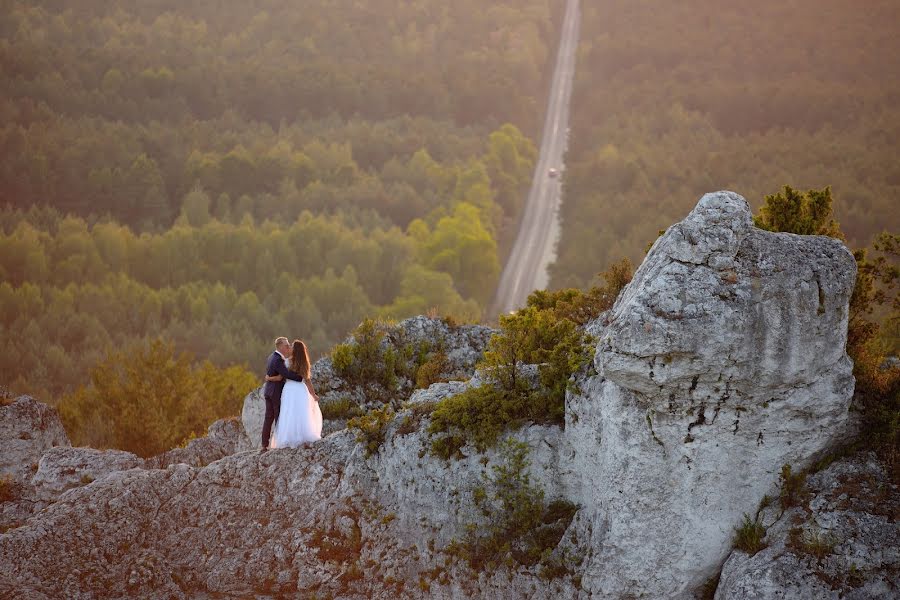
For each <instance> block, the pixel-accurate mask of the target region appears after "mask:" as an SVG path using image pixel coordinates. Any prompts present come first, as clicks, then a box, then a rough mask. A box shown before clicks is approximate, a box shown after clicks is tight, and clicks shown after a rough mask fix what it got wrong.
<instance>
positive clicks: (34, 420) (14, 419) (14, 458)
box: [0, 396, 71, 482]
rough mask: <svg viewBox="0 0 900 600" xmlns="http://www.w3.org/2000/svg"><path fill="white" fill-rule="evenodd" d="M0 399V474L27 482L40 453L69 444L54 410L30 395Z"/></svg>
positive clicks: (32, 473)
mask: <svg viewBox="0 0 900 600" xmlns="http://www.w3.org/2000/svg"><path fill="white" fill-rule="evenodd" d="M6 402H9V399H6V400H5V401H4V402H0V476H2V475H4V474H8V475H10V476H11V477H13V479H15V480H16V481H18V482H27V481H28V480H30V479H31V477H32V475H34V473H35V471H36V470H37V466H38V461H39V460H40V458H41V455H42V454H43V453H44V452H45V451H46V450H48V449H49V448H53V447H55V446H69V445H71V444H70V443H69V436H67V435H66V431H65V429H63V426H62V422H61V421H60V420H59V413H58V412H56V409H55V408H53V407H51V406H47V405H46V404H44V403H42V402H38V401H37V400H35V399H34V398H32V397H31V396H19V397H18V398H16V399H15V400H13V401H12V402H9V404H6Z"/></svg>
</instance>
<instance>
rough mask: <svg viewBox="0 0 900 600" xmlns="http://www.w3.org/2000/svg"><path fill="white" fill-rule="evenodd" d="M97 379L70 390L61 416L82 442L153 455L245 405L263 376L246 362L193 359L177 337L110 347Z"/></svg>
mask: <svg viewBox="0 0 900 600" xmlns="http://www.w3.org/2000/svg"><path fill="white" fill-rule="evenodd" d="M90 377H91V383H90V385H88V386H82V387H80V388H78V389H77V390H76V391H75V392H74V393H72V394H69V395H67V396H65V397H63V399H62V401H61V402H60V404H59V412H60V417H61V418H62V421H63V424H64V425H65V427H66V432H67V433H68V434H69V436H70V437H71V438H72V441H73V442H74V443H75V444H76V445H79V446H91V447H94V448H119V449H121V450H127V451H129V452H133V453H135V454H137V455H138V456H143V457H149V456H153V455H155V454H159V453H161V452H164V451H166V450H169V449H171V448H174V447H175V446H177V445H178V444H179V442H181V441H182V440H183V439H185V438H187V437H189V436H191V435H192V434H193V435H203V434H204V433H205V431H206V428H207V427H208V426H209V424H210V423H211V422H212V421H214V420H216V419H220V418H223V417H227V416H229V415H234V414H236V413H237V412H239V410H240V406H241V402H242V401H243V399H244V397H245V396H246V395H247V393H249V392H250V390H252V389H253V388H254V387H256V386H257V384H258V379H257V377H256V376H254V375H253V374H251V373H248V372H247V371H245V370H244V369H243V368H241V367H229V368H227V369H220V368H218V367H215V366H213V365H212V364H211V363H210V362H208V361H204V362H202V363H192V361H191V357H190V356H189V355H187V354H185V353H182V354H176V352H175V349H174V347H173V345H172V344H171V343H166V342H163V341H162V340H159V339H157V340H153V341H151V342H150V343H147V344H141V345H138V346H135V347H130V348H124V349H120V350H115V351H111V352H109V353H108V354H107V355H106V357H105V358H104V359H103V360H102V361H100V362H99V363H98V364H97V365H96V366H95V367H94V368H93V369H91V373H90Z"/></svg>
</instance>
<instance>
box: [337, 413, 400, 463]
mask: <svg viewBox="0 0 900 600" xmlns="http://www.w3.org/2000/svg"><path fill="white" fill-rule="evenodd" d="M393 417H394V411H393V410H392V409H391V407H390V405H385V406H383V407H381V408H377V409H374V410H370V411H369V412H367V413H366V414H364V415H361V416H359V417H354V418H352V419H350V420H349V421H348V422H347V427H348V428H351V429H356V430H357V433H356V441H357V442H359V443H361V444H363V445H364V446H365V449H366V458H368V457H370V456H372V455H373V454H377V453H378V450H379V449H380V448H381V445H382V444H383V443H384V437H385V433H386V432H387V426H388V424H390V422H391V419H392V418H393Z"/></svg>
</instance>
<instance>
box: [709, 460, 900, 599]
mask: <svg viewBox="0 0 900 600" xmlns="http://www.w3.org/2000/svg"><path fill="white" fill-rule="evenodd" d="M800 496H802V497H801V498H800V502H799V503H798V505H797V506H792V507H789V508H787V510H783V509H782V508H781V506H780V505H779V503H778V502H777V500H776V502H774V503H773V504H772V505H770V506H769V507H767V508H765V509H764V510H763V511H761V513H760V515H759V520H760V521H761V522H762V524H763V525H764V526H766V536H765V538H764V540H763V542H764V543H765V544H766V547H765V548H763V549H762V550H761V551H759V552H758V553H756V554H754V555H752V556H750V555H748V554H746V553H744V552H741V551H735V552H734V553H733V554H732V555H731V556H730V557H729V559H728V560H727V561H726V562H725V566H724V567H723V568H722V575H721V578H720V580H719V587H718V589H717V590H716V600H746V599H754V598H794V599H796V600H819V599H826V598H833V599H835V600H837V599H838V598H850V599H863V598H865V599H872V600H874V599H876V598H896V597H898V596H900V489H898V488H897V486H896V485H893V484H891V482H890V480H889V479H888V477H887V476H886V475H885V473H884V469H883V468H882V466H881V465H880V464H879V463H878V461H877V460H875V458H874V456H872V455H868V454H859V455H856V456H853V457H850V458H849V459H846V460H841V461H838V462H836V463H834V464H832V465H831V466H829V467H828V468H826V469H824V470H823V471H820V472H818V473H815V474H814V475H812V476H810V477H809V478H808V479H807V481H806V489H805V490H804V491H803V493H801V494H800Z"/></svg>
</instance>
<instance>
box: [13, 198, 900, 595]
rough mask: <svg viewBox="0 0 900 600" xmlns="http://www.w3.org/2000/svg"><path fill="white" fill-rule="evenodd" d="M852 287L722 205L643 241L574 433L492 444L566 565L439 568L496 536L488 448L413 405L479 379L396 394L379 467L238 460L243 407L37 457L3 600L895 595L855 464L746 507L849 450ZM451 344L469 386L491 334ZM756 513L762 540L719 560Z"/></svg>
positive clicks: (320, 447)
mask: <svg viewBox="0 0 900 600" xmlns="http://www.w3.org/2000/svg"><path fill="white" fill-rule="evenodd" d="M854 277H855V262H854V261H853V258H852V256H851V255H850V253H849V251H848V250H847V249H846V248H845V247H844V246H843V245H842V244H841V243H840V242H838V241H836V240H833V239H829V238H822V237H802V236H794V235H789V234H775V233H768V232H764V231H760V230H758V229H756V228H754V227H753V225H752V221H751V216H750V209H749V206H748V205H747V203H746V202H745V201H744V199H743V198H741V197H740V196H738V195H736V194H733V193H730V192H719V193H716V194H708V195H706V196H704V197H703V199H701V201H700V203H699V204H698V205H697V208H696V209H695V210H694V211H693V212H692V213H691V214H690V215H689V216H688V217H687V218H686V219H685V220H684V221H683V222H681V223H679V224H676V225H674V226H672V227H670V228H669V230H668V231H667V232H666V233H665V234H664V235H663V236H662V237H661V238H660V239H659V240H657V242H656V243H655V244H654V246H653V248H652V249H651V251H650V252H649V254H648V256H647V258H646V259H645V261H644V263H643V264H642V265H641V267H640V268H639V269H638V271H637V273H636V274H635V277H634V280H633V281H632V283H631V284H630V285H629V286H628V287H627V288H626V289H625V290H624V291H623V293H622V294H621V295H620V297H619V299H618V300H617V302H616V304H615V306H614V307H613V309H612V310H611V311H610V312H609V313H607V314H604V315H602V316H601V318H600V319H598V320H597V321H595V322H593V323H591V324H589V325H588V328H589V330H590V331H591V333H592V334H593V335H595V336H596V337H597V338H598V339H599V342H598V343H597V349H596V355H595V357H594V361H593V365H592V366H593V368H591V369H585V370H584V371H583V372H581V373H579V374H578V375H576V377H575V380H574V381H573V382H572V384H573V385H572V386H571V389H572V390H574V391H572V392H570V393H568V394H567V397H566V415H565V427H564V428H563V427H555V426H536V425H526V426H524V427H522V428H520V429H519V430H517V431H515V432H512V433H509V434H508V435H507V437H510V438H514V439H516V440H518V441H519V442H521V443H522V444H523V445H524V447H525V448H527V449H528V452H529V458H530V461H531V464H530V466H529V467H528V468H527V473H528V475H529V477H530V480H531V481H532V482H533V484H534V485H535V486H536V487H539V488H541V489H542V490H543V491H544V493H545V496H546V498H547V499H548V500H552V499H567V500H569V501H571V502H573V503H574V504H576V505H577V512H575V514H574V518H572V519H571V522H570V523H569V524H568V525H567V526H566V529H565V531H564V532H563V534H562V536H561V537H559V538H558V541H556V538H554V541H553V543H554V544H555V546H551V547H550V548H548V550H547V552H548V553H549V557H550V559H552V560H553V561H556V564H561V565H564V568H560V569H557V570H554V571H552V572H547V571H546V570H541V569H539V568H538V567H537V566H504V567H501V568H498V569H497V570H495V571H490V572H475V571H472V570H471V569H470V568H469V567H468V566H467V565H466V563H465V562H464V561H458V560H455V559H454V558H453V553H452V552H449V551H448V550H449V549H450V548H451V547H452V546H451V542H452V541H453V540H454V539H459V538H460V537H461V536H463V535H464V534H465V532H466V531H467V530H468V528H470V527H475V528H476V529H477V528H479V527H485V526H487V525H488V524H489V521H488V520H487V519H488V517H486V516H485V515H484V514H482V513H481V511H479V510H478V509H477V507H476V503H475V501H474V500H473V499H474V498H475V497H477V496H478V494H479V493H480V492H478V490H479V489H480V488H481V486H482V485H483V483H484V478H483V474H485V473H489V472H491V468H492V467H493V466H495V465H498V464H500V461H501V457H500V455H499V454H498V452H497V451H496V450H493V449H491V450H488V451H487V452H484V453H480V452H478V451H477V450H476V449H475V448H472V447H465V448H463V449H462V455H463V456H462V458H461V459H459V460H455V459H454V460H451V461H446V460H443V459H440V458H436V457H434V456H433V455H431V454H430V453H429V448H430V441H431V440H430V437H429V435H428V433H427V426H428V423H429V418H430V417H429V414H428V412H427V411H423V410H421V407H422V406H425V405H427V404H428V403H429V402H432V401H436V400H440V399H442V398H445V397H449V396H452V395H454V394H457V393H459V392H460V391H462V390H463V389H465V388H466V387H468V386H469V385H472V383H473V382H472V380H469V381H468V382H467V381H450V382H442V383H436V384H434V385H432V386H431V387H429V388H427V389H424V390H418V391H414V390H413V387H414V386H413V385H412V382H411V381H410V380H408V381H406V382H404V383H403V384H402V385H400V386H399V388H398V389H397V391H396V394H397V396H396V398H392V399H391V400H390V401H391V404H392V405H394V407H395V408H396V409H397V413H396V414H395V415H394V416H393V417H392V418H391V419H390V420H389V421H388V422H387V423H386V424H385V428H384V431H383V433H384V441H383V443H382V444H381V445H380V446H379V447H378V448H377V450H376V451H375V452H371V453H370V452H368V451H367V448H366V447H365V444H363V443H360V442H359V441H357V439H356V435H355V433H354V432H352V431H347V430H340V431H337V432H335V433H332V434H330V435H328V436H327V437H326V438H324V439H323V440H322V441H321V442H319V443H317V444H315V445H313V446H312V447H309V448H300V449H279V450H273V451H270V452H268V453H266V454H263V455H260V454H257V453H255V452H252V451H242V448H244V447H247V446H246V444H250V443H251V442H249V441H248V440H253V439H254V433H255V435H258V424H257V423H256V421H258V420H259V406H257V404H258V398H254V397H253V395H252V394H251V396H250V397H248V399H247V401H246V402H245V407H244V413H243V422H242V423H237V422H233V423H232V425H231V426H230V427H231V429H230V430H229V431H230V432H231V433H227V432H225V431H224V430H223V432H221V435H220V434H219V433H216V432H218V429H216V430H215V432H214V431H213V428H211V430H210V436H208V437H207V438H204V439H205V440H206V441H204V442H194V443H192V445H189V446H188V449H190V448H192V446H193V448H194V450H188V449H179V450H174V451H172V453H169V454H168V456H167V457H165V458H162V457H157V459H151V460H149V461H144V464H143V465H142V466H140V467H139V468H131V469H127V470H117V469H124V468H126V467H128V466H129V465H130V464H131V463H130V462H129V460H130V458H129V457H127V456H120V455H115V456H113V455H111V454H110V455H108V456H107V457H106V458H104V459H103V461H97V460H94V461H93V463H92V464H96V466H97V468H96V469H95V470H94V471H91V472H90V473H91V474H90V477H94V479H93V480H91V481H87V478H85V482H82V478H81V477H80V476H79V474H80V473H82V472H84V471H85V468H84V465H83V462H84V460H83V459H84V457H86V456H92V455H91V454H90V452H89V451H88V450H87V449H78V450H79V452H74V451H73V452H74V454H73V453H70V452H68V451H65V450H63V449H55V450H50V451H49V453H48V454H45V453H47V451H48V448H44V450H43V451H42V452H41V454H43V455H44V458H41V459H40V461H41V463H42V464H46V468H44V473H46V475H47V479H48V481H47V482H45V481H44V479H42V478H37V480H35V481H34V482H33V485H32V487H31V488H30V489H31V490H32V492H31V493H32V494H35V495H36V496H41V497H42V498H49V499H47V500H44V501H45V502H46V505H45V506H43V507H42V508H40V509H39V511H38V512H36V513H35V514H33V515H31V516H30V517H29V518H28V519H27V520H26V521H25V522H23V523H20V524H19V526H17V527H14V528H12V529H9V530H8V531H6V532H5V533H4V534H3V535H2V536H0V596H4V597H5V596H6V595H16V596H17V597H34V598H42V597H66V598H100V597H103V598H126V597H128V598H132V597H148V598H195V597H259V598H274V597H313V596H315V597H319V598H322V597H329V598H385V599H387V598H397V597H406V598H454V599H455V598H472V597H480V598H525V597H528V598H557V597H566V598H599V599H610V600H612V599H619V598H632V597H644V598H690V597H692V596H694V595H695V594H700V593H703V592H704V591H705V593H710V592H711V590H712V587H714V586H713V585H712V583H714V582H715V581H716V577H717V576H719V574H720V571H721V579H720V583H719V585H718V590H717V591H716V597H717V598H720V599H721V598H727V599H731V598H784V597H804V595H805V597H810V598H812V597H854V598H875V597H885V596H886V595H896V594H897V592H898V588H900V581H898V556H897V551H896V548H897V547H898V545H900V532H898V528H897V513H896V507H897V506H898V504H900V497H898V490H897V488H896V487H895V486H893V485H891V483H890V482H889V480H888V479H887V478H886V477H885V475H884V473H883V471H882V470H881V469H880V467H879V466H878V465H877V463H875V462H874V460H873V459H872V458H871V457H869V456H868V455H856V456H851V457H849V458H844V459H841V460H838V461H837V462H834V463H833V464H831V465H830V466H829V467H828V468H827V469H825V470H823V471H821V472H819V473H816V474H813V475H810V476H809V477H808V480H807V484H806V486H807V487H806V488H803V489H804V490H805V491H803V492H802V493H799V492H798V493H797V494H795V495H796V496H797V498H799V500H797V501H796V502H795V503H793V504H789V505H787V508H781V504H780V502H779V504H778V507H779V509H778V510H777V511H776V510H775V508H774V505H773V506H772V507H769V508H763V509H760V504H761V503H762V501H763V499H764V498H765V497H767V496H768V497H773V498H775V497H780V495H781V493H782V485H781V481H780V480H781V477H780V475H781V473H782V467H783V465H786V464H788V465H790V466H791V467H792V469H793V472H794V473H798V472H803V471H804V470H805V469H808V468H810V467H812V466H813V465H814V464H816V461H817V460H818V459H819V458H820V457H821V456H824V455H826V454H827V453H828V452H830V451H831V450H832V449H833V448H834V447H835V445H837V444H838V443H839V442H840V441H841V439H842V437H843V436H844V435H845V431H846V428H847V427H848V425H849V422H850V418H849V412H848V405H849V403H850V400H851V397H852V393H853V384H854V382H853V377H852V374H851V365H850V362H849V359H848V358H847V356H846V354H845V352H844V348H845V346H846V330H847V305H848V301H849V296H850V292H851V290H852V288H853V282H854ZM405 323H407V325H403V326H401V327H398V329H397V336H398V338H403V339H408V337H409V335H408V334H409V332H408V331H406V329H410V330H412V329H414V330H416V331H421V332H423V333H422V335H425V336H428V335H431V333H429V331H430V330H429V329H428V327H431V326H432V325H430V323H432V321H429V320H423V318H420V319H416V320H412V321H410V322H405ZM401 325H402V324H401ZM419 325H421V327H420V326H419ZM434 327H441V325H436V324H435V325H434ZM448 327H449V326H448ZM447 333H449V334H451V335H457V336H462V337H461V338H460V339H456V340H455V341H453V343H458V344H462V345H467V347H466V349H465V350H463V351H462V352H461V355H464V360H460V364H461V365H465V367H464V368H463V367H461V368H460V371H459V373H457V374H456V376H455V377H453V376H450V377H446V379H454V378H459V379H469V378H471V377H473V373H472V370H471V369H472V366H473V365H474V362H475V359H476V358H477V355H478V353H479V352H480V351H481V350H483V348H484V343H486V336H487V335H489V331H488V330H484V329H483V328H482V329H477V330H476V329H472V330H468V333H460V332H459V331H458V330H454V331H448V332H447ZM466 336H468V337H466ZM463 338H465V339H463ZM473 338H477V339H478V340H480V341H478V342H477V343H475V342H471V340H472V339H473ZM387 339H388V342H385V343H398V342H397V341H396V340H394V339H392V338H391V337H390V336H388V337H387ZM466 340H469V341H466ZM448 348H451V346H448ZM315 373H316V374H317V379H316V382H317V385H319V386H320V391H321V392H323V396H324V395H325V394H326V393H327V394H332V395H334V397H335V398H337V397H343V396H345V395H347V396H349V397H350V398H354V399H356V401H359V402H361V403H363V404H367V403H368V402H369V396H368V393H369V390H367V388H366V387H365V386H362V387H360V386H357V385H354V384H353V383H352V382H350V381H345V380H341V379H340V378H338V377H337V376H336V375H335V374H334V369H333V365H332V364H331V363H330V361H325V362H322V361H320V363H317V365H316V371H315ZM442 378H443V377H442ZM376 391H377V392H378V394H381V393H383V392H384V390H376ZM238 425H240V427H238ZM4 427H6V425H4ZM214 427H219V428H222V427H224V426H223V425H221V424H220V425H217V426H214ZM226 429H227V428H226ZM3 431H4V432H5V431H7V430H6V429H4V430H3ZM10 431H11V430H10ZM246 432H250V433H249V435H248V434H247V433H246ZM215 439H219V442H215ZM26 454H27V453H23V454H22V456H23V460H34V458H32V454H33V453H32V454H28V455H27V457H26ZM164 456H165V455H164ZM45 459H46V461H45ZM79 461H82V462H79ZM211 461H212V462H211ZM35 462H36V461H35ZM172 462H177V463H178V464H171V463H172ZM183 463H188V464H183ZM101 467H102V469H101ZM9 468H10V469H11V470H13V471H16V472H20V471H19V470H18V469H19V467H17V466H14V465H10V467H9ZM72 470H74V472H70V471H72ZM23 472H24V471H23ZM38 472H39V473H40V472H41V468H40V467H39V468H38ZM42 477H44V476H43V475H42ZM66 478H68V479H66ZM53 482H55V483H53ZM67 482H68V483H67ZM76 483H77V484H78V485H75V486H74V487H72V485H73V484H76ZM51 484H52V485H51ZM30 485H31V484H30ZM41 490H46V491H44V492H42V491H41ZM60 490H62V491H60ZM795 491H796V490H795ZM7 504H10V503H9V502H7V503H4V506H6V505H7ZM763 504H764V503H763ZM757 514H758V515H759V518H760V519H761V521H760V522H761V523H763V525H764V526H765V527H767V529H766V533H765V544H766V547H765V548H764V549H762V550H761V551H759V552H757V553H756V554H755V555H752V556H750V555H748V554H745V553H744V552H741V551H733V548H732V545H733V540H734V532H735V530H736V528H737V527H738V526H739V525H740V524H741V523H742V521H743V519H744V518H745V515H757ZM820 534H821V535H827V536H830V537H826V538H822V537H816V536H819V535H820ZM822 540H826V541H825V542H823V543H822V544H819V542H821V541H822ZM832 540H833V543H832ZM822 546H824V548H825V549H824V550H823V549H822ZM810 548H814V549H815V554H814V555H810V554H809V552H808V551H810ZM825 550H827V552H825ZM723 564H724V568H723ZM835 594H836V595H835Z"/></svg>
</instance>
